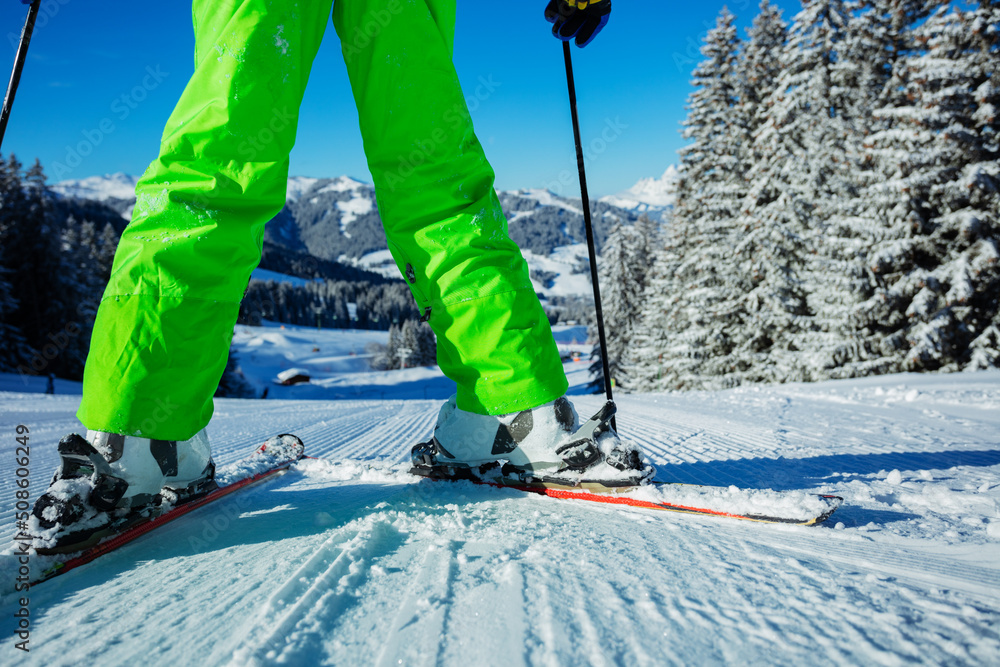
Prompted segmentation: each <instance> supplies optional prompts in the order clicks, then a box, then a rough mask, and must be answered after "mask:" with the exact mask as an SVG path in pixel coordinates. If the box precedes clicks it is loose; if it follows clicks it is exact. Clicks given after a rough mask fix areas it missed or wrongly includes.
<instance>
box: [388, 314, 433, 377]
mask: <svg viewBox="0 0 1000 667" xmlns="http://www.w3.org/2000/svg"><path fill="white" fill-rule="evenodd" d="M390 335H391V334H390ZM399 339H400V342H399V348H398V349H406V350H409V354H407V355H406V360H405V363H406V366H405V367H406V368H413V367H416V366H433V365H434V364H435V363H437V343H436V341H435V339H434V333H433V332H432V331H431V328H430V327H429V326H427V325H426V324H424V323H423V322H418V321H417V320H406V321H405V322H403V326H402V327H401V328H400V330H399ZM397 354H398V350H397ZM402 364H403V359H402V357H400V359H399V361H398V362H397V365H396V366H395V368H402V367H403V366H402Z"/></svg>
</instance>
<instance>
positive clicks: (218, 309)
mask: <svg viewBox="0 0 1000 667" xmlns="http://www.w3.org/2000/svg"><path fill="white" fill-rule="evenodd" d="M278 4H280V3H278ZM330 4H331V0H314V1H311V2H302V3H299V5H298V8H297V9H296V11H294V12H293V11H290V10H284V9H276V8H272V6H271V3H268V2H266V1H265V0H229V1H227V2H221V3H220V2H216V1H215V0H196V1H195V2H194V9H193V13H194V24H195V42H196V43H195V60H196V68H195V72H194V75H193V76H192V77H191V80H190V82H189V83H188V85H187V87H186V88H185V90H184V92H183V94H182V96H181V99H180V101H179V102H178V104H177V107H176V108H175V109H174V112H173V114H172V115H171V116H170V119H169V120H168V121H167V126H166V129H165V130H164V133H163V139H162V142H161V146H160V155H159V157H158V158H157V159H156V160H155V161H154V162H153V163H152V164H151V165H150V166H149V168H148V169H147V170H146V173H145V174H144V175H143V176H142V178H141V179H140V181H139V183H138V184H137V185H136V205H135V210H134V211H133V214H132V221H131V223H130V224H129V225H128V227H127V228H126V230H125V232H124V234H123V235H122V238H121V242H120V243H119V246H118V251H117V253H116V255H115V263H114V268H113V270H112V275H111V280H110V282H109V284H108V287H107V290H106V291H105V294H104V299H103V301H102V302H101V305H100V309H99V311H98V314H97V322H96V324H95V326H94V334H93V340H92V343H91V349H90V356H89V358H88V360H87V365H86V370H85V373H84V388H83V402H82V404H81V407H80V411H79V415H78V416H79V418H80V420H81V421H82V422H83V423H84V424H86V425H87V427H88V428H90V429H92V430H97V431H106V432H110V433H123V434H126V435H142V436H145V437H147V438H159V439H164V440H184V439H187V438H190V437H191V436H192V435H193V434H194V433H196V432H197V431H199V430H200V429H202V428H204V427H205V425H206V424H207V423H208V421H209V419H210V418H211V415H212V395H213V393H214V391H215V388H216V386H217V385H218V382H219V378H220V377H221V375H222V371H223V369H224V367H225V363H226V353H227V350H228V349H229V344H230V341H231V338H232V331H233V324H234V323H235V321H236V317H237V314H238V312H239V304H240V300H241V298H242V295H243V292H244V291H245V290H246V287H247V283H248V282H249V278H250V273H251V271H252V270H253V269H254V268H255V267H256V266H257V264H258V263H259V261H260V252H261V243H262V238H263V230H264V223H265V222H267V221H268V220H269V219H271V218H272V217H273V216H274V215H275V214H276V213H277V212H278V211H279V210H281V207H282V205H283V204H284V202H285V191H286V184H287V178H288V154H289V152H290V150H291V148H292V145H293V143H294V141H295V131H296V125H297V122H298V113H299V104H300V103H301V100H302V95H303V93H304V91H305V85H306V80H307V78H308V76H309V70H310V68H311V66H312V61H313V58H314V56H315V54H316V51H317V49H318V48H319V43H320V40H321V39H322V36H323V32H324V28H325V25H326V21H327V16H328V15H329V10H330Z"/></svg>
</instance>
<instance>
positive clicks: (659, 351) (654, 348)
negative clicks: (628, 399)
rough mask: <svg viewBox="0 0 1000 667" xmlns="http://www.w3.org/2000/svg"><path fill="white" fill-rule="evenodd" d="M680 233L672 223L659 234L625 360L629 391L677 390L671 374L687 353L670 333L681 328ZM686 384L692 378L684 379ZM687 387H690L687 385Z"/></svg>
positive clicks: (682, 243) (673, 374) (677, 380)
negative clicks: (658, 244) (658, 242)
mask: <svg viewBox="0 0 1000 667" xmlns="http://www.w3.org/2000/svg"><path fill="white" fill-rule="evenodd" d="M682 235H683V232H681V231H679V230H678V226H677V225H676V224H675V223H671V224H669V225H667V226H666V228H665V229H664V230H663V232H662V233H661V234H660V238H661V245H660V248H659V249H658V250H657V253H656V256H655V260H654V261H653V263H652V265H651V267H650V268H649V270H648V272H647V275H646V289H645V290H644V292H643V296H642V305H641V306H640V308H639V312H640V314H639V318H638V321H637V324H636V328H635V332H634V334H633V337H632V345H631V346H630V347H629V350H628V354H627V356H626V364H625V374H626V375H627V376H628V378H629V388H630V389H632V390H640V389H641V390H644V391H660V390H663V389H677V388H679V387H680V386H682V385H681V382H680V378H679V374H676V373H674V367H675V363H676V362H675V360H676V359H682V360H683V355H686V354H688V353H689V350H688V349H687V347H686V346H683V345H677V344H676V343H675V341H674V339H673V338H672V337H671V332H673V331H677V330H680V329H681V327H682V322H681V320H682V315H681V311H680V308H679V307H678V304H679V303H680V301H681V299H680V294H681V291H680V289H681V288H680V281H679V280H678V279H677V268H678V267H679V266H680V264H681V262H682V260H683V258H682V256H681V252H682V250H681V249H682V248H683V247H684V240H685V239H684V238H683V236H682ZM684 380H686V381H688V382H689V383H694V382H696V381H697V378H695V377H691V376H688V377H685V378H684ZM688 386H691V385H690V384H689V385H688Z"/></svg>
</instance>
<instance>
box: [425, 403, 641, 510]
mask: <svg viewBox="0 0 1000 667" xmlns="http://www.w3.org/2000/svg"><path fill="white" fill-rule="evenodd" d="M614 414H615V404H614V403H613V402H611V401H608V402H607V403H605V405H604V406H603V407H602V408H601V410H600V411H599V412H598V413H597V414H596V415H594V416H593V417H591V418H590V419H589V420H588V421H587V422H586V423H584V424H583V425H582V426H580V425H579V418H578V417H577V414H576V410H575V409H574V408H573V405H572V404H571V403H570V402H569V401H568V400H567V399H566V398H565V397H562V398H559V399H557V400H555V401H553V402H552V403H546V404H545V405H542V406H540V407H537V408H533V409H531V410H524V411H522V412H518V413H514V414H509V415H500V416H489V415H479V414H475V413H471V412H465V411H464V410H459V409H458V407H457V405H456V403H455V398H454V397H452V398H451V399H450V400H449V401H448V402H447V403H445V405H444V406H443V407H442V408H441V413H440V414H439V415H438V422H437V426H436V427H435V428H434V436H433V437H432V438H431V440H430V441H428V442H425V443H421V444H419V445H416V446H415V447H414V448H413V450H412V451H411V458H412V461H413V468H412V469H411V472H412V473H414V474H417V475H424V476H426V477H435V478H441V479H475V480H496V481H498V482H500V483H506V484H514V485H519V486H543V487H553V488H583V489H587V490H592V491H612V490H615V489H621V488H624V487H630V486H636V485H638V484H642V483H644V482H646V481H647V480H649V479H651V478H652V476H653V474H654V472H655V471H654V470H653V468H652V466H650V465H648V464H644V463H643V461H642V455H641V453H640V452H639V449H638V448H637V447H636V446H635V445H633V444H631V443H626V442H623V441H622V440H621V439H620V438H619V437H618V434H617V433H615V431H614V429H612V428H611V418H612V417H613V416H614ZM498 473H499V479H497V474H498Z"/></svg>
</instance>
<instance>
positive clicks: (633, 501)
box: [475, 482, 844, 526]
mask: <svg viewBox="0 0 1000 667" xmlns="http://www.w3.org/2000/svg"><path fill="white" fill-rule="evenodd" d="M475 483H477V484H487V485H489V486H495V487H498V488H506V489H516V490H518V491H524V492H527V493H535V494H539V495H543V496H549V497H551V498H560V499H563V500H585V501H587V502H597V503H606V504H609V505H625V506H628V507H638V508H642V509H652V510H665V511H670V512H682V513H684V514H701V515H706V516H716V517H724V518H728V519H740V520H743V521H754V522H757V523H782V524H788V525H798V526H814V525H816V524H819V523H822V522H823V521H825V520H826V519H828V518H830V516H831V515H832V514H833V513H834V512H835V511H837V509H838V508H839V507H840V505H841V504H842V503H843V500H844V499H843V498H841V497H840V496H833V495H825V494H818V495H819V497H820V498H823V499H824V500H827V501H829V503H830V506H829V508H828V509H827V511H825V512H823V513H822V514H819V515H817V516H813V517H809V518H807V519H797V518H790V517H781V516H768V515H761V514H736V513H731V512H722V511H718V510H712V509H707V508H704V507H693V506H687V505H676V504H673V503H666V502H664V503H658V502H654V501H650V500H641V499H638V498H630V497H628V496H620V495H615V494H611V493H588V492H586V491H571V490H567V489H556V488H547V487H532V486H523V485H514V484H496V483H493V482H475Z"/></svg>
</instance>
